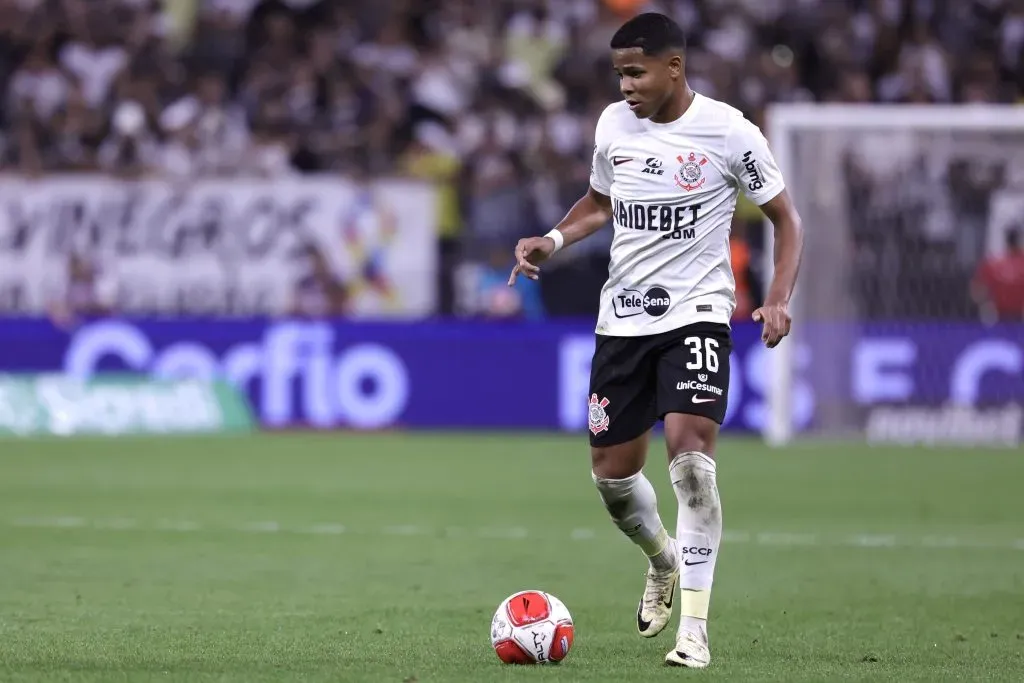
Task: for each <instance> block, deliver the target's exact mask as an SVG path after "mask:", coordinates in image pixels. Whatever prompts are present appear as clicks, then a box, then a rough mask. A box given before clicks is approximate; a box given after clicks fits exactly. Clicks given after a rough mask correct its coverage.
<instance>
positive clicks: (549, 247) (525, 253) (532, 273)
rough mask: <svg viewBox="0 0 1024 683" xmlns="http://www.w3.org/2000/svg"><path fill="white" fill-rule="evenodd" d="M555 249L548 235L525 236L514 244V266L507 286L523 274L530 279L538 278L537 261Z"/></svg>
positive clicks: (545, 257) (553, 242)
mask: <svg viewBox="0 0 1024 683" xmlns="http://www.w3.org/2000/svg"><path fill="white" fill-rule="evenodd" d="M554 250H555V241H554V240H553V239H551V238H550V237H525V238H523V239H521V240H519V243H518V244H516V266H515V268H513V269H512V274H511V275H509V277H508V286H509V287H511V286H512V285H514V284H515V282H516V277H517V276H519V275H520V274H522V275H525V276H526V277H528V278H530V279H531V280H539V279H540V268H539V267H538V266H537V264H538V263H540V262H541V261H544V260H545V259H547V257H548V256H551V252H553V251H554Z"/></svg>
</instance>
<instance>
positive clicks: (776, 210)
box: [726, 118, 803, 348]
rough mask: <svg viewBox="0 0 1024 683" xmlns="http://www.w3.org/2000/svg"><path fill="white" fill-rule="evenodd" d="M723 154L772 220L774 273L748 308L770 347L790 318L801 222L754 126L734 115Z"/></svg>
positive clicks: (743, 186) (800, 250) (752, 198)
mask: <svg viewBox="0 0 1024 683" xmlns="http://www.w3.org/2000/svg"><path fill="white" fill-rule="evenodd" d="M726 155H727V158H728V162H729V169H730V171H731V172H732V175H733V177H734V178H735V179H736V182H737V183H739V187H740V189H741V191H742V192H743V193H744V194H745V195H746V196H747V198H749V199H750V201H752V202H754V203H755V204H757V205H758V206H759V207H760V208H761V212H762V213H763V214H764V215H765V217H766V218H768V220H770V221H771V222H772V225H773V226H775V274H774V276H773V277H772V282H771V285H769V287H768V292H767V293H766V295H765V299H764V303H763V305H762V306H761V307H760V308H758V309H757V310H756V311H754V313H753V318H754V320H755V321H757V322H760V323H762V324H763V326H762V329H761V340H762V341H763V342H764V343H765V345H766V346H767V347H768V348H774V347H775V346H778V344H779V342H780V341H782V339H783V338H784V337H785V336H786V335H788V334H789V330H790V326H791V324H792V319H791V318H790V315H789V299H790V297H791V296H792V295H793V288H794V287H795V286H796V277H797V272H798V271H799V270H800V257H801V254H802V253H803V226H802V224H801V221H800V214H799V213H797V210H796V207H795V206H794V205H793V200H792V199H791V198H790V196H789V192H787V191H786V184H785V181H784V180H783V178H782V172H781V171H780V170H779V167H778V164H777V163H776V162H775V157H774V156H773V155H772V151H771V149H770V148H769V147H768V141H767V140H765V137H764V135H762V133H761V131H760V129H758V127H757V126H755V125H754V124H753V123H751V122H750V121H747V120H746V119H743V118H737V120H736V122H735V123H734V125H733V127H732V130H730V132H729V136H728V138H727V141H726Z"/></svg>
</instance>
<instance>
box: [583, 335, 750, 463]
mask: <svg viewBox="0 0 1024 683" xmlns="http://www.w3.org/2000/svg"><path fill="white" fill-rule="evenodd" d="M596 336H597V344H596V347H595V348H594V357H593V360H592V362H591V366H590V392H589V397H588V402H589V405H588V413H587V415H588V427H589V429H590V444H591V445H592V446H614V445H615V444H619V443H624V442H626V441H630V440H632V439H635V438H636V437H638V436H640V435H641V434H643V433H644V432H646V431H647V430H648V429H650V428H651V427H653V426H654V424H655V423H656V422H657V421H658V420H663V419H664V418H665V415H667V414H668V413H688V414H691V415H702V416H704V417H708V418H711V419H712V420H714V421H715V422H717V423H718V424H722V421H723V420H724V419H725V411H726V408H727V407H728V398H729V354H730V353H731V352H732V335H731V333H730V329H729V326H728V325H723V324H721V323H694V324H692V325H687V326H685V327H681V328H679V329H677V330H672V331H670V332H663V333H661V334H653V335H647V336H642V337H611V336H607V335H600V334H599V335H596Z"/></svg>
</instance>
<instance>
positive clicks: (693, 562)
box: [669, 452, 722, 644]
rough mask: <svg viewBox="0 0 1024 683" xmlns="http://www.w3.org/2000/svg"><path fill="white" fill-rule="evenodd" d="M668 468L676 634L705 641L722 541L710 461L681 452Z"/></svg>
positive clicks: (720, 516)
mask: <svg viewBox="0 0 1024 683" xmlns="http://www.w3.org/2000/svg"><path fill="white" fill-rule="evenodd" d="M669 471H670V473H671V478H672V488H673V489H674V490H675V493H676V498H677V500H678V503H679V512H678V517H677V526H676V542H677V545H678V547H679V554H680V560H681V562H680V566H679V606H680V613H681V619H680V622H679V638H683V636H684V635H685V634H687V633H697V634H702V639H703V641H704V642H705V644H706V642H707V635H706V634H707V618H708V609H709V605H710V602H711V586H712V583H713V581H714V575H715V563H716V561H717V559H718V550H719V547H720V545H721V541H722V503H721V499H720V498H719V495H718V483H717V480H716V467H715V461H714V460H712V459H711V458H710V457H708V456H707V455H705V454H703V453H696V452H687V453H680V454H679V455H677V456H676V457H675V458H673V459H672V464H671V465H670V467H669Z"/></svg>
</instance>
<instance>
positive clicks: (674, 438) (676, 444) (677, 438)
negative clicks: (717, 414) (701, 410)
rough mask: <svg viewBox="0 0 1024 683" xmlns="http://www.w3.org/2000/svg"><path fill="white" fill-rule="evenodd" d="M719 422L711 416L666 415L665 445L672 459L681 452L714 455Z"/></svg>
mask: <svg viewBox="0 0 1024 683" xmlns="http://www.w3.org/2000/svg"><path fill="white" fill-rule="evenodd" d="M717 439H718V424H717V423H716V422H715V421H714V420H711V419H709V418H706V417H701V416H699V415H686V414H683V413H669V414H668V415H666V416H665V447H666V449H667V450H668V457H669V459H670V460H671V459H672V458H673V457H675V456H676V455H678V454H680V453H691V452H696V453H704V454H705V455H707V456H709V457H714V454H715V442H716V441H717Z"/></svg>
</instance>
